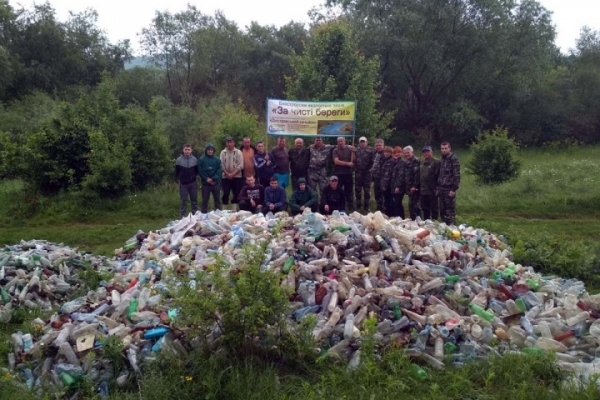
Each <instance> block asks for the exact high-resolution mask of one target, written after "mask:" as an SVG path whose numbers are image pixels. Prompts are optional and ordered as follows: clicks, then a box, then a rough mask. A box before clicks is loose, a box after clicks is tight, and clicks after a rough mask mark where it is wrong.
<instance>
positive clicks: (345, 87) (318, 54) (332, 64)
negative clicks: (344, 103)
mask: <svg viewBox="0 0 600 400" xmlns="http://www.w3.org/2000/svg"><path fill="white" fill-rule="evenodd" d="M292 60H293V61H292V66H293V67H294V75H292V76H289V77H287V80H286V83H287V84H286V94H287V96H288V98H292V99H300V100H313V101H334V100H353V101H356V102H357V113H356V134H357V135H358V136H367V137H370V138H375V137H386V136H388V135H389V132H390V131H389V128H388V124H389V122H390V120H391V117H392V115H384V114H382V113H381V112H379V111H377V105H378V102H379V94H378V92H377V88H378V85H379V81H378V77H377V70H378V68H379V62H378V60H377V59H376V58H374V59H366V58H365V57H364V56H362V55H361V54H360V53H359V52H358V48H357V47H356V43H355V41H354V38H353V36H352V31H351V29H350V27H349V26H348V25H347V24H346V23H344V22H342V21H331V22H325V23H323V24H321V25H317V26H316V27H315V28H314V29H313V32H312V37H311V40H310V42H309V43H308V44H307V47H306V50H305V52H304V54H302V55H301V56H296V57H294V58H293V59H292Z"/></svg>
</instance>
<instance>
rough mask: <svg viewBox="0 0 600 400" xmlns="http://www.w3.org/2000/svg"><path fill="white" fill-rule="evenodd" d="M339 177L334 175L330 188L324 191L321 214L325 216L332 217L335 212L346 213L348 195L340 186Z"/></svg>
mask: <svg viewBox="0 0 600 400" xmlns="http://www.w3.org/2000/svg"><path fill="white" fill-rule="evenodd" d="M338 182H339V180H338V177H337V176H335V175H332V176H331V177H330V178H329V186H327V187H325V189H323V193H322V195H321V205H320V207H319V212H320V213H321V214H323V215H331V213H332V212H333V211H334V210H338V211H340V212H341V211H346V194H345V193H344V191H343V190H342V189H340V187H339V186H338Z"/></svg>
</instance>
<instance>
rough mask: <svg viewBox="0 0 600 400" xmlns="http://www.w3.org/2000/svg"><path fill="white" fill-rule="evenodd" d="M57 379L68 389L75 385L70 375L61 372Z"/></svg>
mask: <svg viewBox="0 0 600 400" xmlns="http://www.w3.org/2000/svg"><path fill="white" fill-rule="evenodd" d="M59 378H60V380H61V381H62V383H64V384H65V386H66V387H68V388H70V387H72V386H73V385H75V383H76V380H75V378H73V377H72V376H71V375H69V374H67V373H66V372H62V373H61V374H60V375H59Z"/></svg>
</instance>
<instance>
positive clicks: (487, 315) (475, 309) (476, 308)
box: [469, 304, 494, 322]
mask: <svg viewBox="0 0 600 400" xmlns="http://www.w3.org/2000/svg"><path fill="white" fill-rule="evenodd" d="M469 309H470V310H471V311H472V312H473V313H474V314H475V315H478V316H479V317H481V318H483V319H485V320H486V321H488V322H489V321H491V320H493V319H494V314H493V313H491V312H489V311H486V310H484V309H483V308H481V307H480V306H478V305H477V304H469Z"/></svg>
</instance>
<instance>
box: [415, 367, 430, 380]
mask: <svg viewBox="0 0 600 400" xmlns="http://www.w3.org/2000/svg"><path fill="white" fill-rule="evenodd" d="M412 369H413V371H414V372H415V375H417V378H419V379H421V380H423V379H425V378H427V372H425V370H424V369H423V368H421V367H419V366H418V365H417V364H412Z"/></svg>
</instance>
